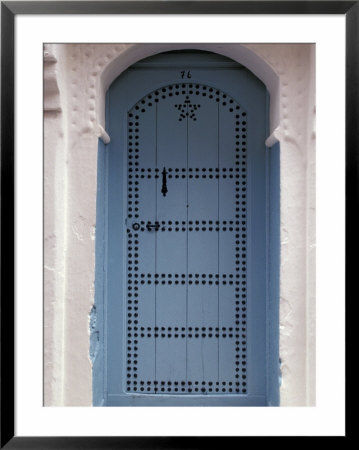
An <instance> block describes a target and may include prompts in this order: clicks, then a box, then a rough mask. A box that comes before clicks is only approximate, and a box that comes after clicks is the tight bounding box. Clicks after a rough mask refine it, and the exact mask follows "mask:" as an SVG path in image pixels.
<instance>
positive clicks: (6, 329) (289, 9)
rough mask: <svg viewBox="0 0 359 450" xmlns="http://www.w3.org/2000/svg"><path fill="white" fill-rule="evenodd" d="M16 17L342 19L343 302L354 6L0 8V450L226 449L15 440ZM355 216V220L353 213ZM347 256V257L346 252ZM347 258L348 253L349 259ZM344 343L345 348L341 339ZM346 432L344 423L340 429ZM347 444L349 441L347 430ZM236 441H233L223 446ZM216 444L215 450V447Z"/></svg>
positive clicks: (349, 235)
mask: <svg viewBox="0 0 359 450" xmlns="http://www.w3.org/2000/svg"><path fill="white" fill-rule="evenodd" d="M18 14H266V15H267V14H341V15H345V19H346V250H347V251H346V268H347V270H346V296H348V293H349V292H352V291H354V280H355V276H354V271H352V273H350V271H349V267H350V264H349V263H350V258H351V257H350V253H349V249H355V248H356V245H355V244H357V242H358V231H357V230H358V229H359V223H358V222H359V220H358V218H357V214H355V207H356V205H357V204H358V199H357V195H358V187H359V185H358V162H359V158H358V154H359V132H358V130H359V127H358V125H359V1H335V0H334V1H236V0H234V1H113V2H111V1H94V2H87V1H77V2H76V1H75V2H72V1H62V2H61V1H48V2H47V1H37V2H36V1H35V2H33V1H9V2H7V1H5V2H1V216H0V218H1V441H0V448H6V449H25V448H26V449H60V448H61V449H80V448H81V449H85V448H89V449H90V448H91V449H100V448H101V449H115V448H118V449H119V448H121V449H130V448H140V449H142V448H143V449H145V448H146V449H147V448H148V449H159V448H174V449H175V448H193V449H194V448H204V447H205V446H207V447H208V446H210V445H215V446H216V445H232V443H231V444H230V443H229V442H227V437H224V438H223V437H218V438H213V437H210V438H209V437H208V438H206V437H195V438H189V437H143V438H138V437H136V438H135V437H86V436H83V437H42V436H39V437H23V436H15V434H14V429H15V427H14V422H15V408H14V375H15V369H14V281H15V274H14V248H15V247H14V246H15V243H14V224H15V220H14V210H15V209H14V183H15V179H14V159H15V158H14V157H15V154H14V94H15V93H14V60H15V54H14V36H15V35H14V33H15V26H14V22H15V16H16V15H18ZM353 209H354V212H353ZM352 252H353V250H352ZM351 254H352V255H353V253H351ZM346 340H347V341H348V340H349V335H348V331H347V334H346ZM347 425H348V423H347ZM346 437H349V429H348V428H347V432H346ZM228 439H231V440H232V439H238V438H228ZM219 441H220V442H219Z"/></svg>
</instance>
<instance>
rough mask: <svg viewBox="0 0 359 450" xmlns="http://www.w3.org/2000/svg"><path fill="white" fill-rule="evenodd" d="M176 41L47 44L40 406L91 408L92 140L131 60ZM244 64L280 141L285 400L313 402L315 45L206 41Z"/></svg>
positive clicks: (94, 150) (94, 155)
mask: <svg viewBox="0 0 359 450" xmlns="http://www.w3.org/2000/svg"><path fill="white" fill-rule="evenodd" d="M186 47H187V48H188V47H193V46H189V45H188V44H187V45H180V44H173V45H169V44H47V45H45V46H44V137H45V139H44V143H45V145H44V149H45V151H44V192H45V227H44V256H45V269H44V274H45V279H44V281H45V284H44V288H45V305H44V313H45V330H44V346H45V348H44V368H45V386H44V392H45V405H49V406H50V405H53V406H61V405H66V406H90V405H91V404H92V374H91V361H90V357H89V342H90V336H89V329H90V327H89V322H90V311H91V308H92V306H93V302H94V280H95V229H96V177H97V148H98V138H99V137H100V138H101V139H103V140H104V141H105V142H106V141H108V139H109V138H110V136H108V135H107V133H106V130H105V125H104V124H105V120H104V119H105V92H106V90H107V88H108V87H109V85H110V84H111V82H112V81H113V80H114V79H115V78H116V77H117V76H118V75H120V73H121V72H122V71H123V70H125V69H126V68H127V67H128V66H130V65H131V64H133V63H135V62H136V61H138V60H140V59H142V58H144V57H147V56H151V55H154V54H156V53H159V52H162V51H169V50H174V49H180V48H186ZM196 48H198V49H202V50H209V51H214V52H217V53H220V54H223V55H225V56H229V57H231V58H233V59H235V60H237V61H238V62H240V63H241V64H244V65H246V66H247V67H248V68H249V69H250V70H252V71H253V72H254V73H255V74H256V75H257V76H258V77H259V78H261V79H262V81H263V82H264V83H265V84H266V85H267V88H268V90H269V92H270V95H271V110H270V136H269V139H268V143H269V144H270V145H272V144H271V143H273V142H275V141H276V140H279V141H280V149H281V163H280V164H281V166H280V169H281V230H280V232H281V269H280V277H281V281H280V358H281V372H282V384H281V391H280V395H281V406H302V405H314V404H315V273H314V270H315V262H314V258H315V190H314V189H315V46H313V45H310V44H246V45H240V44H220V45H216V44H203V45H197V46H196Z"/></svg>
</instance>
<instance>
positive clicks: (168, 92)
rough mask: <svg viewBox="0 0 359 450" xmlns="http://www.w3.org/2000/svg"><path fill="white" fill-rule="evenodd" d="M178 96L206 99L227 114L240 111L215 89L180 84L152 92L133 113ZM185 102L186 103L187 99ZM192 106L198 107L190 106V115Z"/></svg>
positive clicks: (179, 106)
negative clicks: (219, 105)
mask: <svg viewBox="0 0 359 450" xmlns="http://www.w3.org/2000/svg"><path fill="white" fill-rule="evenodd" d="M179 95H184V96H189V95H194V96H202V97H208V98H209V99H213V100H214V101H216V102H217V103H221V105H222V106H227V107H228V110H229V112H239V111H240V109H241V108H240V106H239V105H238V104H235V102H234V100H233V99H232V98H230V97H228V95H227V94H225V93H223V92H221V91H219V90H217V89H215V88H212V87H209V86H206V85H201V84H192V83H181V84H172V85H168V86H164V87H163V88H161V89H157V90H155V91H152V92H151V93H150V94H148V95H147V96H146V97H144V98H142V100H140V101H139V102H138V103H137V104H136V105H135V106H134V111H136V112H138V113H139V112H141V113H145V112H146V109H147V108H151V107H152V106H154V104H155V103H158V102H159V101H160V100H166V98H171V97H173V96H179ZM186 100H187V101H188V99H186ZM194 106H197V107H198V105H192V107H193V108H192V109H193V111H192V113H194V109H195V108H194ZM177 108H178V109H180V110H182V109H181V105H177ZM242 116H243V117H245V116H246V113H245V112H243V113H242Z"/></svg>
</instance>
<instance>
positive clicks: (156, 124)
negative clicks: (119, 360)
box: [154, 103, 158, 394]
mask: <svg viewBox="0 0 359 450" xmlns="http://www.w3.org/2000/svg"><path fill="white" fill-rule="evenodd" d="M155 106H156V110H155V111H156V112H155V147H156V148H155V167H156V168H157V134H158V103H155ZM156 223H157V178H155V224H156ZM156 273H157V231H156V232H155V274H156ZM156 327H157V285H156V284H155V330H156ZM155 380H157V339H156V336H155ZM154 392H155V394H156V393H157V392H156V390H155V391H154Z"/></svg>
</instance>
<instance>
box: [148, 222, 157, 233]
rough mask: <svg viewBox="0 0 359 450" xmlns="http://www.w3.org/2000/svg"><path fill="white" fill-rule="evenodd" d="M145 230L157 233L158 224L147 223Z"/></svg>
mask: <svg viewBox="0 0 359 450" xmlns="http://www.w3.org/2000/svg"><path fill="white" fill-rule="evenodd" d="M146 228H147V230H148V231H151V230H155V231H158V230H159V229H160V224H159V223H158V222H155V223H151V222H147V223H146Z"/></svg>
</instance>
